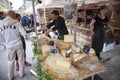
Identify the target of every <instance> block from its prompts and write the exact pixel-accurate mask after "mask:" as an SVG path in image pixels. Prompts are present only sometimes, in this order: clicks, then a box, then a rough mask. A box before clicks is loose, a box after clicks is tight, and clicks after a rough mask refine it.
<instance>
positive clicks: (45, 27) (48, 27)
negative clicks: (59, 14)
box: [38, 21, 55, 32]
mask: <svg viewBox="0 0 120 80" xmlns="http://www.w3.org/2000/svg"><path fill="white" fill-rule="evenodd" d="M54 24H55V23H54V21H53V22H52V23H50V24H48V25H47V26H43V27H41V29H39V30H38V31H39V32H40V31H43V30H49V29H50V28H51V27H52V26H53V25H54Z"/></svg>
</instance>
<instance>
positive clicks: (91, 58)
mask: <svg viewBox="0 0 120 80" xmlns="http://www.w3.org/2000/svg"><path fill="white" fill-rule="evenodd" d="M90 60H92V61H97V60H98V57H97V56H91V57H90Z"/></svg>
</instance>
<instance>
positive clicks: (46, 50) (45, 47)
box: [42, 45, 50, 57]
mask: <svg viewBox="0 0 120 80" xmlns="http://www.w3.org/2000/svg"><path fill="white" fill-rule="evenodd" d="M49 51H50V46H48V45H43V46H42V53H43V57H47V56H48V55H49Z"/></svg>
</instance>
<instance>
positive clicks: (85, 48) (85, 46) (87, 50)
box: [83, 45, 90, 54]
mask: <svg viewBox="0 0 120 80" xmlns="http://www.w3.org/2000/svg"><path fill="white" fill-rule="evenodd" d="M83 51H84V52H85V53H87V54H88V53H89V51H90V47H89V46H87V45H84V47H83Z"/></svg>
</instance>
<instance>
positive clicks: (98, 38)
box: [90, 5, 108, 60]
mask: <svg viewBox="0 0 120 80" xmlns="http://www.w3.org/2000/svg"><path fill="white" fill-rule="evenodd" d="M107 11H108V7H107V6H105V5H103V6H100V12H99V14H97V15H96V16H95V17H94V18H93V20H92V22H91V24H90V25H91V27H92V29H93V33H94V34H93V40H92V48H93V49H95V52H96V55H97V57H98V58H99V60H101V59H102V58H101V56H100V52H101V51H102V49H103V44H104V40H105V27H107V24H108V17H107V16H106V15H105V14H106V13H107Z"/></svg>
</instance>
